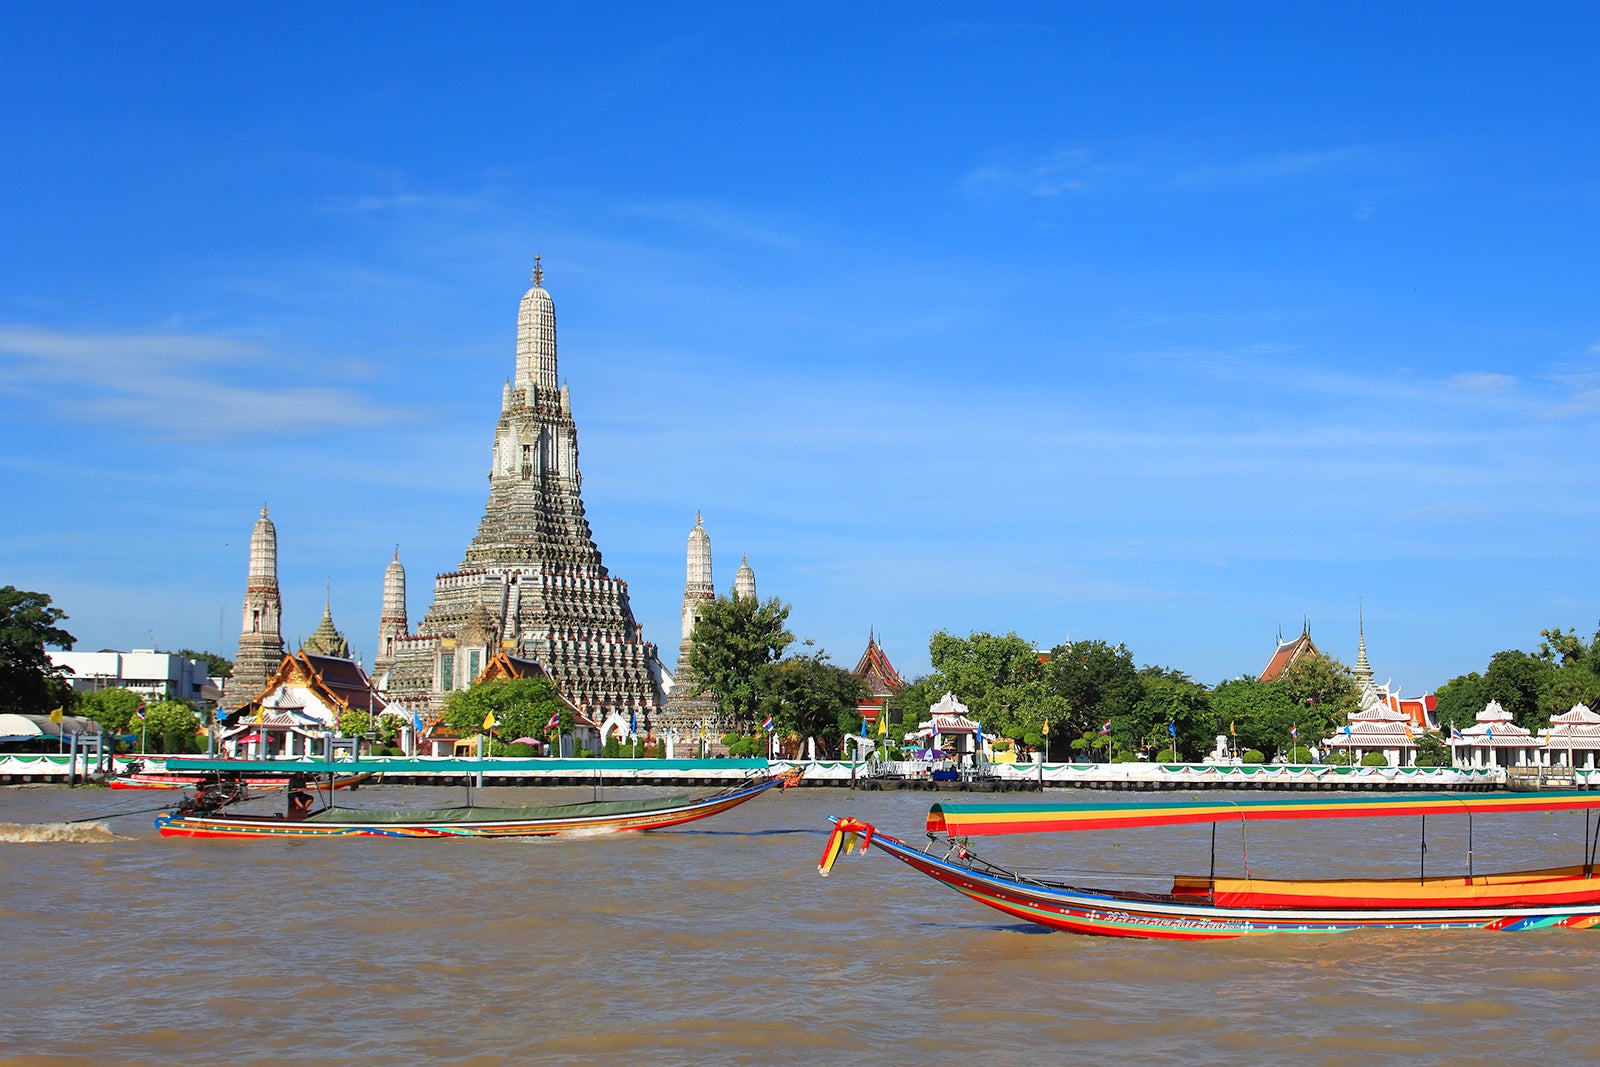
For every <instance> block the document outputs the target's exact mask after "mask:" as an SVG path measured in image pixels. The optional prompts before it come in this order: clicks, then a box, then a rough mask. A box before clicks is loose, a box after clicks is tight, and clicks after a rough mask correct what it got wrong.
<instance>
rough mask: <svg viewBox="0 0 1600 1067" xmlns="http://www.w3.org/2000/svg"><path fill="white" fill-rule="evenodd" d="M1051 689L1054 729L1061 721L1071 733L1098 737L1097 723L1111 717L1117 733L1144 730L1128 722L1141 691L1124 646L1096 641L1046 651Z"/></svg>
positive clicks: (1119, 734)
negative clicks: (1053, 698)
mask: <svg viewBox="0 0 1600 1067" xmlns="http://www.w3.org/2000/svg"><path fill="white" fill-rule="evenodd" d="M1049 687H1050V689H1049V691H1050V694H1051V695H1052V696H1054V697H1055V698H1056V700H1055V701H1053V702H1052V703H1051V704H1050V710H1051V711H1052V712H1056V713H1058V714H1052V715H1051V717H1050V718H1051V723H1050V728H1051V729H1052V730H1054V729H1055V728H1056V726H1057V725H1058V724H1059V725H1061V726H1064V727H1065V728H1066V730H1067V732H1068V733H1069V734H1082V735H1089V734H1092V735H1095V736H1098V734H1099V732H1100V726H1101V724H1103V723H1104V722H1105V721H1106V720H1107V719H1110V720H1111V727H1112V731H1113V733H1115V734H1116V735H1117V736H1119V737H1126V736H1129V735H1135V736H1137V735H1139V734H1141V733H1143V730H1142V728H1139V727H1135V726H1134V724H1133V723H1132V722H1131V721H1130V716H1131V715H1132V712H1133V710H1134V707H1135V705H1137V704H1138V703H1139V701H1140V700H1141V699H1142V698H1143V696H1144V689H1143V686H1142V685H1141V684H1140V681H1139V672H1138V670H1137V669H1136V668H1135V667H1134V665H1133V654H1132V653H1130V652H1129V651H1128V648H1127V646H1126V645H1108V644H1106V643H1105V642H1104V641H1099V640H1094V641H1072V642H1069V643H1067V644H1064V645H1057V646H1056V647H1055V648H1053V649H1051V650H1050V664H1049ZM1152 714H1155V712H1152ZM1165 723H1166V720H1162V724H1163V729H1164V728H1165ZM1141 725H1142V724H1141Z"/></svg>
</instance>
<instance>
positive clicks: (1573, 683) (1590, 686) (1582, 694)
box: [1539, 653, 1600, 722]
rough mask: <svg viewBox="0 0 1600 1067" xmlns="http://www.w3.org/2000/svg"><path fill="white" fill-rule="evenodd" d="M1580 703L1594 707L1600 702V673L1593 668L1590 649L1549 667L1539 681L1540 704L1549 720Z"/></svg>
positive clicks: (1546, 718)
mask: <svg viewBox="0 0 1600 1067" xmlns="http://www.w3.org/2000/svg"><path fill="white" fill-rule="evenodd" d="M1577 704H1586V705H1588V707H1589V708H1590V710H1593V709H1594V708H1595V707H1597V706H1600V675H1596V674H1595V673H1594V671H1592V670H1590V669H1589V664H1588V658H1587V653H1585V654H1584V655H1583V656H1578V657H1574V658H1573V659H1571V660H1566V661H1563V662H1562V664H1561V665H1560V666H1559V667H1551V668H1550V669H1548V670H1546V671H1545V672H1544V678H1543V680H1542V681H1541V682H1540V685H1539V708H1540V710H1541V711H1542V712H1543V718H1544V719H1545V720H1546V722H1548V721H1549V719H1550V717H1551V716H1552V715H1560V714H1562V713H1563V712H1567V711H1571V710H1572V708H1573V707H1574V706H1575V705H1577Z"/></svg>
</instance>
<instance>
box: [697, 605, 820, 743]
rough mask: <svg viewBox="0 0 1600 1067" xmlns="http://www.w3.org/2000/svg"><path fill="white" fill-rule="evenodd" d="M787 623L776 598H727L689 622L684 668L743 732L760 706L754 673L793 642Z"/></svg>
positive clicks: (784, 607)
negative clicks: (692, 674) (697, 680)
mask: <svg viewBox="0 0 1600 1067" xmlns="http://www.w3.org/2000/svg"><path fill="white" fill-rule="evenodd" d="M788 618H789V605H787V604H785V603H783V602H782V601H780V600H779V599H778V598H777V597H772V598H771V599H769V600H767V601H765V602H757V601H756V600H755V599H754V598H747V597H741V596H727V597H718V598H717V599H716V600H714V601H712V602H710V603H709V604H706V605H705V606H704V607H703V608H701V611H700V617H699V619H698V620H697V621H696V622H695V625H694V633H693V634H692V635H691V637H690V639H689V669H690V670H691V671H692V672H693V673H694V676H695V677H696V678H698V679H699V680H700V689H699V690H698V691H697V693H707V692H709V693H712V694H713V695H715V696H716V698H717V700H718V701H719V702H720V703H721V705H722V711H723V713H724V714H726V715H728V716H730V717H731V718H732V719H733V721H734V723H736V724H737V725H738V726H740V727H741V728H743V729H749V728H750V727H752V726H753V725H754V723H755V712H756V708H757V707H758V706H759V704H760V702H761V694H760V691H759V689H758V687H757V684H756V674H757V672H758V671H759V670H760V669H761V668H762V667H763V666H764V665H766V664H769V663H773V662H775V661H776V660H778V659H780V658H781V657H782V656H783V653H784V650H785V649H787V648H788V647H789V646H790V645H791V644H793V643H794V634H792V633H790V632H789V631H788V629H787V628H786V626H785V625H784V624H785V623H786V622H787V621H788Z"/></svg>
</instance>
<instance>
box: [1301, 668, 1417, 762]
mask: <svg viewBox="0 0 1600 1067" xmlns="http://www.w3.org/2000/svg"><path fill="white" fill-rule="evenodd" d="M1363 651H1364V650H1363ZM1386 696H1387V693H1385V692H1380V691H1379V690H1378V688H1377V687H1376V686H1374V685H1373V684H1372V680H1371V678H1363V679H1362V682H1361V706H1360V707H1359V708H1357V709H1356V710H1355V711H1352V712H1351V713H1350V714H1349V716H1348V719H1349V721H1348V722H1346V723H1345V724H1344V726H1342V727H1340V728H1339V729H1337V730H1335V731H1334V732H1333V736H1332V737H1329V738H1326V739H1324V740H1323V742H1322V748H1323V750H1324V751H1325V752H1348V753H1349V754H1350V759H1349V762H1350V763H1360V762H1361V758H1362V757H1363V756H1365V755H1366V754H1367V753H1369V752H1381V753H1383V755H1384V758H1386V759H1387V760H1388V761H1389V766H1391V767H1409V766H1412V765H1414V764H1415V763H1416V762H1417V755H1416V753H1417V740H1416V732H1415V730H1414V729H1413V722H1412V718H1411V716H1410V715H1409V714H1407V713H1406V712H1404V711H1402V710H1400V709H1399V708H1397V707H1395V706H1394V705H1393V704H1391V703H1390V702H1389V701H1388V700H1387V699H1385V697H1386Z"/></svg>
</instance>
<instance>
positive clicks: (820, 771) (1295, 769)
mask: <svg viewBox="0 0 1600 1067" xmlns="http://www.w3.org/2000/svg"><path fill="white" fill-rule="evenodd" d="M186 762H190V761H186V760H183V759H178V758H174V759H173V760H172V761H171V767H172V769H174V770H180V769H186V768H185V767H184V766H183V765H184V764H185V763H186ZM198 762H202V763H203V764H204V765H208V766H212V767H214V766H215V765H216V763H217V762H218V761H215V760H206V761H198ZM164 763H165V761H163V760H161V759H160V758H151V757H146V758H145V769H146V770H149V771H161V770H162V769H163V767H164ZM239 763H240V766H239V768H238V769H240V770H246V769H257V768H261V767H263V766H267V767H270V768H272V769H285V768H293V769H301V768H302V767H303V768H304V769H306V770H310V771H312V772H315V771H316V770H318V769H321V768H326V767H327V766H328V764H326V763H324V762H322V761H312V762H311V763H303V762H301V761H293V760H275V761H267V762H266V763H262V762H258V761H239ZM332 766H334V767H336V768H337V769H338V770H340V771H353V770H364V771H374V772H379V773H382V774H383V776H384V779H383V780H384V781H386V782H390V783H400V784H430V783H432V784H439V785H458V784H462V783H464V782H466V781H467V780H468V778H469V777H470V778H471V779H472V781H473V782H474V783H475V784H483V785H511V786H539V785H588V784H591V783H594V782H597V781H602V782H604V783H606V784H608V785H652V786H682V785H697V786H699V785H722V784H729V783H732V782H735V781H738V780H739V779H741V778H744V777H746V776H747V775H749V774H751V773H752V772H755V771H759V770H761V769H762V768H763V767H765V766H767V764H766V761H764V760H759V759H757V760H749V759H725V760H654V759H643V760H623V759H587V760H570V759H568V760H562V759H512V758H500V759H493V758H491V759H454V758H451V757H418V758H404V757H371V758H365V759H362V760H359V761H356V762H350V761H343V760H341V761H338V762H336V763H335V764H333V765H332ZM772 766H774V767H791V766H793V767H803V768H804V769H805V777H804V778H803V780H802V782H801V784H802V785H803V786H808V787H813V788H815V787H819V786H824V787H828V786H831V787H843V788H857V789H870V790H883V789H925V790H943V791H963V792H968V791H976V792H983V791H993V792H1011V791H1028V790H1041V789H1121V790H1162V789H1294V790H1335V789H1345V790H1347V789H1380V790H1403V789H1425V790H1440V791H1459V790H1489V789H1503V788H1506V786H1507V780H1506V772H1505V771H1504V770H1503V769H1499V768H1452V767H1333V766H1322V765H1304V766H1301V765H1281V764H1280V765H1266V764H1263V765H1248V764H1247V765H1232V766H1229V765H1216V764H1205V763H1109V764H1108V763H1047V764H1044V765H1043V766H1042V767H1041V766H1040V765H1039V764H1036V763H1027V764H990V765H988V766H987V767H986V768H984V770H983V771H982V772H981V773H979V772H974V771H972V770H970V769H963V770H959V771H954V772H946V773H945V774H942V775H938V776H935V775H934V774H933V773H931V771H922V770H917V769H909V768H907V767H906V766H905V765H903V764H890V765H885V764H874V763H852V762H850V761H848V760H795V761H776V762H774V763H773V764H772ZM116 767H117V769H118V770H123V769H125V767H126V761H124V760H122V759H120V758H119V759H118V760H117V761H116ZM94 775H95V768H94V766H93V764H92V763H91V762H86V761H85V760H84V759H83V758H82V757H80V758H79V759H78V761H77V766H76V768H74V767H73V764H72V759H71V757H70V756H67V755H53V754H26V755H19V754H11V755H5V756H0V784H3V785H22V784H58V785H65V784H68V783H69V782H77V783H84V782H86V781H88V782H93V781H94V780H95V778H94ZM952 775H953V776H952ZM1561 784H1562V785H1563V786H1565V787H1568V788H1570V787H1571V785H1572V784H1575V785H1576V787H1577V788H1580V789H1588V788H1595V787H1597V786H1600V771H1587V772H1585V771H1579V772H1578V775H1577V779H1576V782H1575V783H1572V782H1570V780H1569V781H1564V782H1562V783H1561Z"/></svg>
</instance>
